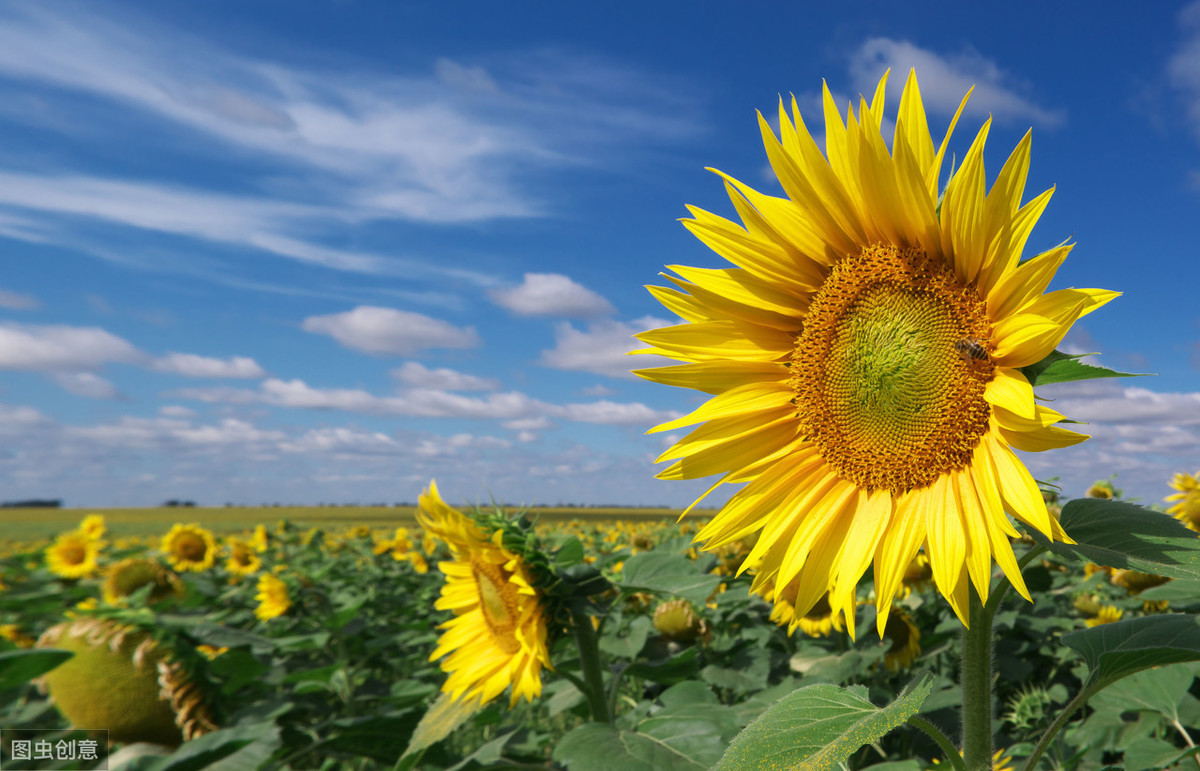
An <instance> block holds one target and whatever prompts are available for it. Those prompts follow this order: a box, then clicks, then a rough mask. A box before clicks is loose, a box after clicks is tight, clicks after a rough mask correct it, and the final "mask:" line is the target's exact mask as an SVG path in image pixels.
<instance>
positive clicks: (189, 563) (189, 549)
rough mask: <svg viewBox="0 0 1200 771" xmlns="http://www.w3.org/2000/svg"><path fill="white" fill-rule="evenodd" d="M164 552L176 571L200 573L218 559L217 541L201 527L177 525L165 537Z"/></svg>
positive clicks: (163, 542)
mask: <svg viewBox="0 0 1200 771" xmlns="http://www.w3.org/2000/svg"><path fill="white" fill-rule="evenodd" d="M162 551H163V553H164V554H166V556H167V562H169V563H171V567H173V568H175V569H176V570H192V571H196V572H199V571H201V570H208V569H209V568H211V567H212V566H213V562H214V561H215V560H216V557H217V539H216V538H214V537H213V534H212V533H211V532H210V531H208V530H205V529H204V528H202V527H200V526H199V525H196V524H191V525H180V524H178V523H176V524H175V526H174V527H172V528H171V530H170V532H168V533H167V534H166V535H164V536H163V539H162Z"/></svg>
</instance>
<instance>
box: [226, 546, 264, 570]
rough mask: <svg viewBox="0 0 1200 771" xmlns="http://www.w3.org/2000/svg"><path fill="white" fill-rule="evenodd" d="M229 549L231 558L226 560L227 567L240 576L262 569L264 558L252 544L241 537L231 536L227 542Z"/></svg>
mask: <svg viewBox="0 0 1200 771" xmlns="http://www.w3.org/2000/svg"><path fill="white" fill-rule="evenodd" d="M225 547H226V548H227V549H229V559H227V560H225V569H226V570H228V571H229V572H230V573H233V574H234V575H238V576H249V575H253V574H255V573H257V572H258V571H259V570H261V569H262V560H261V559H259V557H258V552H257V551H255V549H254V546H253V545H252V544H249V543H246V542H245V541H243V540H241V539H240V538H230V539H229V540H228V541H226V542H225Z"/></svg>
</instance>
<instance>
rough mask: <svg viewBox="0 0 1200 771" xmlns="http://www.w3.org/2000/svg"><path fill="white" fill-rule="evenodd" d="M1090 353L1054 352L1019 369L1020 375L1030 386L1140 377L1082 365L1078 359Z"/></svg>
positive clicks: (1090, 365) (1137, 374)
mask: <svg viewBox="0 0 1200 771" xmlns="http://www.w3.org/2000/svg"><path fill="white" fill-rule="evenodd" d="M1091 355H1092V354H1090V353H1080V354H1066V353H1060V352H1059V351H1054V352H1053V353H1051V354H1050V355H1049V356H1047V357H1046V358H1044V359H1042V360H1041V361H1039V362H1038V363H1037V364H1030V365H1029V366H1028V367H1021V372H1022V374H1024V375H1025V378H1026V379H1027V380H1029V384H1030V385H1035V386H1042V385H1049V384H1050V383H1070V382H1073V381H1077V380H1093V379H1095V378H1106V377H1142V376H1143V375H1141V374H1139V373H1133V372H1117V371H1116V370H1111V369H1108V368H1107V367H1097V366H1095V365H1092V364H1082V363H1080V362H1079V359H1082V358H1084V357H1085V356H1091Z"/></svg>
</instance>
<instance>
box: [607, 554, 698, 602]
mask: <svg viewBox="0 0 1200 771" xmlns="http://www.w3.org/2000/svg"><path fill="white" fill-rule="evenodd" d="M618 583H619V585H620V586H621V588H622V589H625V590H631V591H649V592H654V593H656V594H661V595H666V596H668V597H670V596H675V597H682V598H683V599H685V600H687V601H688V602H690V603H692V604H693V605H696V606H703V605H704V603H705V601H707V600H708V597H709V595H711V594H712V593H713V592H714V591H715V590H716V588H717V584H719V583H721V577H720V576H718V575H714V574H711V573H705V572H704V571H703V570H702V568H701V566H700V564H699V563H697V562H693V561H692V560H689V559H688V558H687V557H685V556H683V555H682V554H667V553H664V552H660V551H658V550H655V551H648V552H642V553H641V554H635V555H634V556H632V557H630V558H629V559H627V560H625V567H624V568H623V569H622V570H621V578H620V581H618Z"/></svg>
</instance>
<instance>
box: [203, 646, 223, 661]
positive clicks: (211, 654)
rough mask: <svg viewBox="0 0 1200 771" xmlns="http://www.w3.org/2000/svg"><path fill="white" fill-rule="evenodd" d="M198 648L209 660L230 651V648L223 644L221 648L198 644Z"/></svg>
mask: <svg viewBox="0 0 1200 771" xmlns="http://www.w3.org/2000/svg"><path fill="white" fill-rule="evenodd" d="M196 650H198V651H200V653H201V654H202V655H203V656H204V658H206V659H208V660H209V661H212V660H213V659H215V658H216V657H217V656H220V655H221V654H222V653H228V652H229V648H228V647H227V646H224V645H222V646H221V647H220V648H218V647H216V646H213V645H197V646H196Z"/></svg>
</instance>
